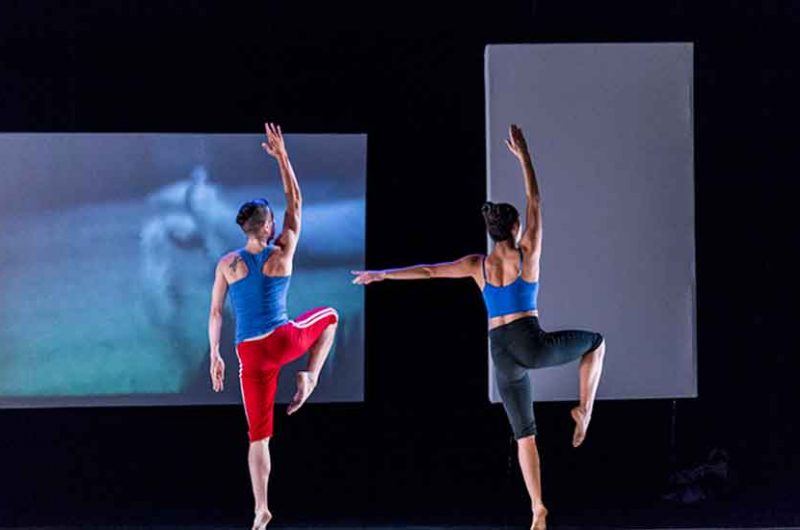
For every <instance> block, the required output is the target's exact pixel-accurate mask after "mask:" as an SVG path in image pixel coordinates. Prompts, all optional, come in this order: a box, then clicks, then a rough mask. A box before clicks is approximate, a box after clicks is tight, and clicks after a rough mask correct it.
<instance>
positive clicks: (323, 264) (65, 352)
mask: <svg viewBox="0 0 800 530" xmlns="http://www.w3.org/2000/svg"><path fill="white" fill-rule="evenodd" d="M260 141H261V137H260V136H259V135H156V134H149V135H119V134H117V135H100V134H57V135H39V134H5V135H0V159H2V160H3V164H2V167H0V189H1V191H2V198H0V207H1V208H0V226H2V230H0V278H2V282H3V285H2V289H0V405H3V406H53V405H88V404H101V405H107V404H183V403H186V404H191V403H211V402H214V403H218V402H220V399H222V401H224V402H239V401H240V400H241V398H240V394H239V389H238V388H237V386H238V378H237V371H238V367H237V363H236V356H235V353H234V352H233V340H234V337H233V327H234V322H235V321H234V318H233V314H232V313H231V311H230V308H229V306H226V314H225V319H224V328H223V331H222V351H223V356H224V358H225V360H226V361H227V378H226V381H227V387H226V392H225V393H224V394H223V396H224V397H222V398H220V396H214V395H213V394H212V392H211V389H210V382H209V379H208V362H209V361H208V353H209V346H208V344H209V343H208V331H207V330H208V327H207V324H208V311H209V303H210V298H209V297H210V295H209V293H210V288H211V284H212V282H213V279H214V269H215V265H216V262H217V260H218V259H219V258H220V256H221V255H223V254H224V253H225V252H228V251H230V250H232V249H235V248H239V247H241V246H242V245H243V244H244V241H245V239H246V238H245V236H244V235H243V233H242V231H241V229H240V228H239V226H237V224H236V222H235V219H236V213H237V210H238V208H239V205H240V204H241V203H243V202H244V201H247V200H250V199H253V198H255V197H266V198H268V199H269V200H270V202H271V203H272V205H273V208H274V210H275V217H276V221H277V222H278V226H277V227H276V228H277V229H278V230H280V228H281V227H280V222H281V220H282V218H283V209H284V204H283V189H282V187H281V180H280V177H279V175H278V172H277V170H276V168H275V167H274V164H271V163H269V162H270V161H269V160H266V158H265V156H264V153H263V152H262V151H261V149H260ZM287 143H288V144H289V145H290V147H291V148H292V150H293V155H294V156H293V161H294V165H295V170H296V172H297V174H298V179H299V180H300V181H301V184H302V186H303V194H304V223H303V232H302V235H301V241H300V244H299V246H298V251H297V254H296V258H295V269H294V273H293V277H292V288H291V289H290V291H289V316H290V318H291V317H295V316H297V315H298V314H300V313H302V312H303V311H306V310H308V309H311V308H313V307H317V306H320V305H330V306H333V307H335V308H336V309H337V311H338V312H339V315H340V324H339V332H338V334H337V338H336V343H335V345H334V349H333V351H332V353H331V355H330V358H329V359H328V362H327V364H326V366H325V368H324V371H323V377H322V378H321V379H320V385H319V388H318V390H317V392H315V394H314V396H313V397H312V401H350V400H360V399H362V397H363V295H362V293H361V292H360V291H359V290H358V289H356V288H354V287H353V286H351V285H350V283H349V281H348V274H349V271H350V270H351V269H353V268H360V267H362V265H363V260H364V210H365V202H364V191H365V189H364V188H365V170H366V138H365V137H364V136H360V135H314V136H310V135H308V136H306V135H288V137H287ZM299 362H302V360H301V361H299ZM284 372H285V373H284V374H283V375H285V376H287V377H291V376H293V373H294V370H284ZM329 372H335V373H336V377H325V375H326V373H329ZM291 386H292V385H280V387H279V388H283V389H284V391H285V392H286V393H287V395H284V394H279V396H278V399H279V400H280V401H286V400H287V398H288V392H290V391H291V390H292V389H291Z"/></svg>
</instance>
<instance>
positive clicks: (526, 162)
mask: <svg viewBox="0 0 800 530" xmlns="http://www.w3.org/2000/svg"><path fill="white" fill-rule="evenodd" d="M506 145H507V146H508V148H509V150H510V151H511V152H512V153H513V154H514V156H516V157H517V160H519V163H520V166H521V168H522V175H523V179H524V181H525V202H526V205H525V231H524V232H523V233H522V239H521V241H520V246H521V247H522V249H523V251H525V252H526V253H528V254H532V255H534V256H538V255H539V254H540V253H541V249H542V212H541V197H540V195H539V184H538V182H536V171H534V169H533V161H532V159H531V155H530V151H529V150H528V144H527V142H526V141H525V137H524V136H523V134H522V130H521V129H520V128H519V127H517V126H516V125H512V126H511V130H510V134H509V139H508V140H506Z"/></svg>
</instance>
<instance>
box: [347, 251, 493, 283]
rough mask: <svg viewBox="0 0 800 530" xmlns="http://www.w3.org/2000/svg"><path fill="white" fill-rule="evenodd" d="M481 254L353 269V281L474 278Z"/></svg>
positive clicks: (475, 277)
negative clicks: (378, 267)
mask: <svg viewBox="0 0 800 530" xmlns="http://www.w3.org/2000/svg"><path fill="white" fill-rule="evenodd" d="M481 259H483V256H481V255H480V254H471V255H469V256H465V257H463V258H461V259H458V260H456V261H448V262H445V263H434V264H422V265H412V266H411V267H401V268H397V269H386V270H382V271H353V274H355V275H356V277H355V278H354V279H353V283H356V284H359V285H366V284H369V283H372V282H375V281H382V280H429V279H433V278H473V279H476V280H477V277H478V275H479V274H480V272H479V271H480V267H481Z"/></svg>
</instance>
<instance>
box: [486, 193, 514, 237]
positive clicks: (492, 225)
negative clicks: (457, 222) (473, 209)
mask: <svg viewBox="0 0 800 530" xmlns="http://www.w3.org/2000/svg"><path fill="white" fill-rule="evenodd" d="M481 213H482V214H483V219H484V220H485V221H486V230H487V231H488V232H489V236H490V237H491V238H492V239H493V240H494V241H495V242H500V241H506V240H508V239H513V238H514V233H513V232H512V230H513V229H514V225H515V224H516V223H518V222H519V212H518V211H517V209H516V208H515V207H514V206H513V205H511V204H508V203H506V202H499V203H494V202H486V203H484V205H483V206H482V207H481Z"/></svg>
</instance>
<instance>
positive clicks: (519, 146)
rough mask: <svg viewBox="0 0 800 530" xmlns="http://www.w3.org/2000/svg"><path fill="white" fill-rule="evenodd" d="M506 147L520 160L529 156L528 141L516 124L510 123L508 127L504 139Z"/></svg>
mask: <svg viewBox="0 0 800 530" xmlns="http://www.w3.org/2000/svg"><path fill="white" fill-rule="evenodd" d="M506 147H508V150H509V151H511V153H512V154H513V155H514V156H515V157H517V158H518V159H520V160H524V159H525V157H529V156H530V154H529V153H528V143H527V142H526V141H525V136H524V135H523V134H522V129H520V128H519V127H518V126H516V125H513V124H512V125H511V127H509V129H508V139H506Z"/></svg>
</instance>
